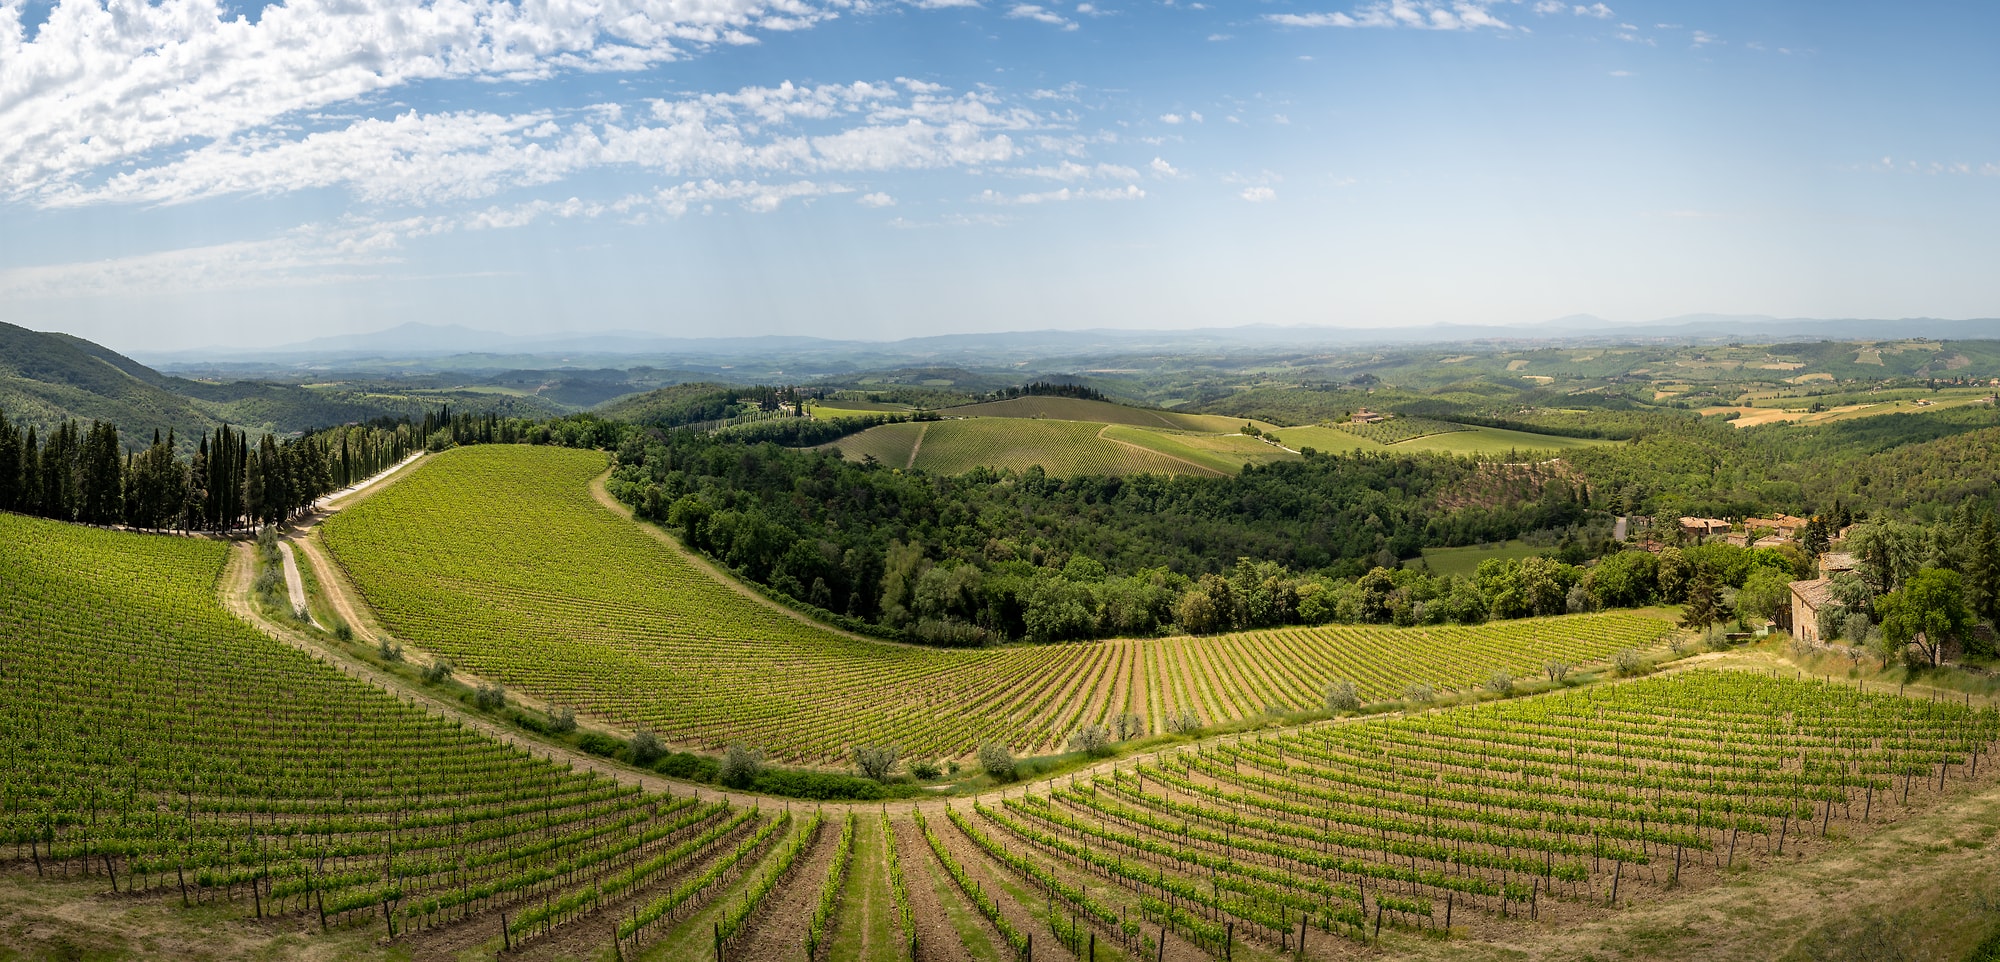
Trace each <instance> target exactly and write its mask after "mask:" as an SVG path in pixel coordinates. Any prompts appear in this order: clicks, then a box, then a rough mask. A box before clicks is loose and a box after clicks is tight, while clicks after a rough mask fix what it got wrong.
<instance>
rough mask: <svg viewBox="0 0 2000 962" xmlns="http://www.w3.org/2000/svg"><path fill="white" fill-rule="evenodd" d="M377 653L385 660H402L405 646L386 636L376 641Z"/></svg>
mask: <svg viewBox="0 0 2000 962" xmlns="http://www.w3.org/2000/svg"><path fill="white" fill-rule="evenodd" d="M375 654H376V656H377V657H379V658H381V659H382V660H383V661H392V662H393V661H402V660H403V646H402V645H400V644H398V643H396V642H393V641H390V640H389V639H387V638H384V639H382V640H381V641H379V642H376V643H375Z"/></svg>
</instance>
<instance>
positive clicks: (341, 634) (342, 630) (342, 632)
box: [333, 621, 354, 641]
mask: <svg viewBox="0 0 2000 962" xmlns="http://www.w3.org/2000/svg"><path fill="white" fill-rule="evenodd" d="M333 636H334V637H335V638H338V639H340V640H341V641H353V640H354V629H353V628H352V627H350V626H349V625H348V624H347V622H345V621H336V622H334V623H333Z"/></svg>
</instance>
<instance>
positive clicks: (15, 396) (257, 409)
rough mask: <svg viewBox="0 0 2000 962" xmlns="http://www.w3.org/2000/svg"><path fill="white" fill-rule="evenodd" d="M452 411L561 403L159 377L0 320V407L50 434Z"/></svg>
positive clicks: (283, 425) (515, 410) (544, 412)
mask: <svg viewBox="0 0 2000 962" xmlns="http://www.w3.org/2000/svg"><path fill="white" fill-rule="evenodd" d="M445 404H449V405H451V406H452V407H453V408H455V409H457V410H467V411H493V412H495V413H498V414H502V415H506V416H522V417H546V416H549V415H553V414H560V413H562V412H563V411H564V410H565V409H566V408H565V407H564V406H562V405H560V404H558V403H556V402H553V401H549V400H544V399H542V398H539V397H530V396H519V395H516V394H507V393H491V392H483V391H478V390H450V389H447V390H436V389H418V388H404V387H400V386H389V385H361V384H330V385H324V386H313V387H308V386H304V385H298V384H282V383H273V382H268V381H228V382H218V381H197V380H191V379H189V378H182V377H174V376H171V375H167V374H162V373H160V372H158V371H155V370H153V369H152V368H150V367H147V366H146V365H144V364H141V363H139V362H138V361H135V360H133V359H131V358H129V357H126V356H125V355H123V354H120V353H118V352H116V351H113V350H111V349H110V348H107V347H104V346H103V345H101V344H96V343H93V342H90V341H86V340H84V339H82V338H79V337H73V336H71V335H68V334H52V333H43V332H40V331H30V330H28V329H27V328H23V327H18V326H16V325H13V324H5V323H0V413H4V414H5V415H6V416H7V419H8V420H9V421H13V422H16V423H20V424H25V425H28V426H30V427H33V428H36V429H37V430H39V431H42V432H47V431H48V430H49V429H50V428H52V427H54V426H55V425H57V424H59V423H61V422H62V421H64V420H80V421H107V422H110V423H113V424H116V425H118V429H119V431H120V433H121V435H122V436H123V438H124V439H125V441H126V443H127V445H128V446H134V445H138V444H141V443H143V442H144V441H146V440H148V439H150V438H151V437H152V435H153V433H154V432H156V431H157V432H159V433H161V434H165V433H167V432H168V431H172V432H174V433H176V434H177V435H179V437H180V438H181V439H182V440H183V442H187V443H192V441H193V439H195V438H197V437H199V436H201V435H202V434H205V433H207V432H208V431H210V430H213V429H214V428H215V427H217V426H219V425H223V424H229V425H233V426H236V427H240V428H248V429H249V430H250V431H252V432H253V433H256V432H268V433H278V434H287V433H291V432H294V431H303V430H307V429H310V428H316V427H325V426H328V425H335V424H345V423H350V422H357V421H366V420H369V419H372V418H378V417H384V416H388V417H395V416H413V417H418V416H422V415H423V414H424V413H425V412H427V411H432V410H436V409H437V408H438V407H439V406H441V405H445Z"/></svg>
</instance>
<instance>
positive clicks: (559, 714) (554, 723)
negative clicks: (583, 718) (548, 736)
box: [549, 707, 576, 735]
mask: <svg viewBox="0 0 2000 962" xmlns="http://www.w3.org/2000/svg"><path fill="white" fill-rule="evenodd" d="M549 731H552V732H554V733H556V734H558V735H567V734H569V733H570V732H573V731H576V711H575V710H574V709H571V708H568V707H563V708H555V709H551V710H550V711H549Z"/></svg>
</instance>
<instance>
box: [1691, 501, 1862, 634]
mask: <svg viewBox="0 0 2000 962" xmlns="http://www.w3.org/2000/svg"><path fill="white" fill-rule="evenodd" d="M1810 523H1811V521H1810V520H1809V519H1807V518H1801V517H1798V516H1797V515H1790V514H1779V515H1777V516H1775V517H1770V518H1745V519H1743V522H1742V524H1740V525H1738V524H1736V523H1734V522H1731V521H1728V520H1725V519H1723V518H1692V517H1689V518H1681V519H1680V530H1681V534H1682V535H1683V536H1685V537H1686V538H1687V539H1688V540H1689V541H1691V542H1697V543H1698V542H1702V541H1708V540H1716V541H1724V542H1727V543H1729V544H1733V545H1737V546H1739V547H1744V548H1775V547H1778V546H1780V545H1786V544H1798V543H1799V540H1800V539H1801V538H1802V537H1803V536H1804V533H1805V529H1806V525H1808V524H1810ZM1852 527H1853V526H1852V525H1849V526H1848V527H1847V528H1842V529H1840V531H1839V532H1837V533H1834V534H1833V535H1832V536H1831V543H1832V544H1833V545H1834V546H1838V545H1840V544H1841V542H1843V541H1845V540H1846V538H1847V532H1848V531H1849V530H1850V529H1851V528H1852ZM1856 566H1857V564H1856V561H1855V558H1854V556H1853V555H1852V554H1848V553H1847V552H1844V551H1825V552H1822V553H1821V554H1820V556H1819V573H1818V577H1815V578H1807V579H1803V580H1799V581H1794V582H1792V604H1791V610H1790V612H1789V618H1787V617H1786V616H1785V615H1784V614H1781V615H1780V616H1779V619H1778V627H1780V628H1783V629H1785V630H1786V631H1789V632H1791V634H1792V637H1794V638H1797V639H1799V640H1801V641H1808V642H1819V641H1821V640H1822V639H1821V638H1820V637H1819V613H1820V612H1821V611H1823V610H1825V609H1827V608H1829V607H1838V606H1839V605H1840V602H1839V601H1838V600H1836V599H1835V598H1834V597H1833V578H1834V576H1835V575H1839V574H1844V573H1846V572H1849V571H1853V570H1855V568H1856ZM1787 622H1789V623H1787Z"/></svg>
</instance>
